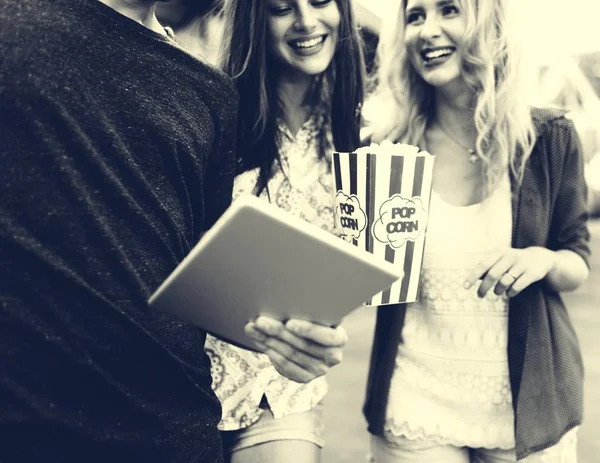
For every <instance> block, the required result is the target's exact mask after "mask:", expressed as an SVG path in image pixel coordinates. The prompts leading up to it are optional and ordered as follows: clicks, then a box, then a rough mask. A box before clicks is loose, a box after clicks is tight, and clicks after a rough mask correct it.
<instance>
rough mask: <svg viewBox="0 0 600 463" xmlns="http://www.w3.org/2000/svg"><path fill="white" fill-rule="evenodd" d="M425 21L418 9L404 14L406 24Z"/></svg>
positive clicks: (416, 23)
mask: <svg viewBox="0 0 600 463" xmlns="http://www.w3.org/2000/svg"><path fill="white" fill-rule="evenodd" d="M424 21H425V15H424V14H423V13H422V12H420V11H413V12H410V13H408V15H407V16H406V24H412V25H418V24H422V23H423V22H424Z"/></svg>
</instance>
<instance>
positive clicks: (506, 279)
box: [494, 273, 516, 296]
mask: <svg viewBox="0 0 600 463" xmlns="http://www.w3.org/2000/svg"><path fill="white" fill-rule="evenodd" d="M515 281H516V279H515V277H513V276H512V274H510V273H504V275H502V277H500V279H499V280H498V283H496V285H495V286H494V294H495V295H496V296H500V295H502V294H504V293H505V292H506V290H508V289H509V288H510V287H511V286H512V285H513V283H514V282H515Z"/></svg>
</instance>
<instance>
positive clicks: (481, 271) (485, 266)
mask: <svg viewBox="0 0 600 463" xmlns="http://www.w3.org/2000/svg"><path fill="white" fill-rule="evenodd" d="M502 255H503V254H502V253H501V252H500V251H498V252H495V253H493V254H490V255H489V256H487V257H485V258H484V259H483V260H482V261H481V262H479V263H478V264H477V265H476V266H475V267H474V268H473V270H471V272H469V274H468V275H467V278H466V280H465V283H464V287H465V289H469V288H470V287H471V286H473V285H474V284H475V283H476V282H477V280H480V279H482V278H483V277H484V276H485V274H486V273H487V272H488V270H489V269H490V268H491V267H492V266H493V265H494V264H495V263H496V262H498V261H499V260H500V259H501V258H502Z"/></svg>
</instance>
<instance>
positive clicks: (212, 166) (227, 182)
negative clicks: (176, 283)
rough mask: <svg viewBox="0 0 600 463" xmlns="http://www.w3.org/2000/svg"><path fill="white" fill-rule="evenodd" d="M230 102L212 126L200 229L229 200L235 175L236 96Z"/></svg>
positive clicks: (220, 212) (218, 212)
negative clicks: (214, 136) (214, 140)
mask: <svg viewBox="0 0 600 463" xmlns="http://www.w3.org/2000/svg"><path fill="white" fill-rule="evenodd" d="M231 104H232V105H234V108H225V112H226V114H224V115H222V119H221V121H220V124H218V125H217V127H216V129H217V131H218V133H217V143H216V149H215V152H213V153H212V154H211V156H209V159H208V162H207V166H206V172H205V185H206V188H205V190H204V194H203V196H204V198H205V207H206V218H205V219H206V220H205V222H204V230H208V229H209V228H210V227H212V226H213V225H214V223H215V222H216V221H217V220H218V219H219V217H220V216H221V215H222V214H223V212H225V210H226V209H227V208H228V207H229V205H230V204H231V195H232V189H233V180H234V177H235V158H236V153H235V146H236V127H237V99H232V102H231Z"/></svg>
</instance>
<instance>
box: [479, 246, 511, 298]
mask: <svg viewBox="0 0 600 463" xmlns="http://www.w3.org/2000/svg"><path fill="white" fill-rule="evenodd" d="M515 260H516V257H515V256H514V255H513V254H512V253H509V254H504V255H503V256H502V257H501V258H500V259H499V260H498V261H497V262H496V263H495V264H494V265H493V266H492V267H491V268H490V269H489V270H488V271H487V273H486V275H485V276H484V277H483V280H482V281H481V285H480V286H479V289H478V290H477V295H478V296H479V297H485V295H486V294H487V293H488V291H489V290H490V289H491V288H494V287H495V286H497V285H498V283H500V280H501V279H502V277H503V276H504V274H505V273H506V271H507V270H508V269H509V268H511V267H512V266H513V265H514V263H515ZM507 280H508V279H507ZM510 283H512V281H510ZM501 288H502V286H501ZM505 290H506V288H503V289H502V292H504V291H505ZM500 294H501V293H500Z"/></svg>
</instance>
